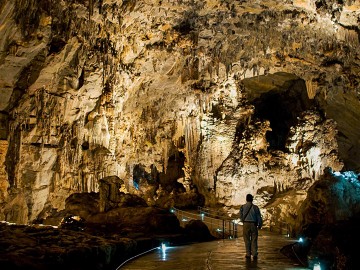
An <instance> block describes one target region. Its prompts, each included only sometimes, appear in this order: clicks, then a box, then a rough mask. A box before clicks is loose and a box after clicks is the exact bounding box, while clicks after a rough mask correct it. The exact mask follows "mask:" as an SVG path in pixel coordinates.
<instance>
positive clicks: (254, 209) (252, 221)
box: [240, 194, 263, 260]
mask: <svg viewBox="0 0 360 270" xmlns="http://www.w3.org/2000/svg"><path fill="white" fill-rule="evenodd" d="M252 202H253V196H252V195H251V194H247V195H246V204H244V205H242V206H241V207H240V220H241V221H242V222H243V224H244V225H243V237H244V242H245V248H246V256H245V257H246V258H247V259H250V258H251V255H252V256H253V259H254V260H256V259H257V257H258V229H261V227H262V222H263V221H262V217H261V213H260V209H259V207H258V206H256V205H255V204H253V203H252Z"/></svg>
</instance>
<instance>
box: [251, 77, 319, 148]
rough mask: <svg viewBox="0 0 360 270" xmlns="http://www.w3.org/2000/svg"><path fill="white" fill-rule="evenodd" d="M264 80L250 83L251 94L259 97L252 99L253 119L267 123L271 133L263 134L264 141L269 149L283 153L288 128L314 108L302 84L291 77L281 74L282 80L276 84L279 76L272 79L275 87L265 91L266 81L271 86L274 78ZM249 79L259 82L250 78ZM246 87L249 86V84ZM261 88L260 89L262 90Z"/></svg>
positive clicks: (296, 78)
mask: <svg viewBox="0 0 360 270" xmlns="http://www.w3.org/2000/svg"><path fill="white" fill-rule="evenodd" d="M269 76H270V75H268V76H263V77H264V78H266V80H265V79H264V80H263V82H262V83H256V84H254V83H252V85H251V86H252V87H253V89H252V90H253V91H254V87H258V89H255V92H257V93H258V94H257V95H256V96H253V99H252V100H251V103H252V104H253V105H254V106H255V111H254V117H255V118H257V119H260V120H261V121H264V120H268V121H269V122H270V127H271V131H268V132H267V133H266V139H267V141H268V143H269V147H268V150H281V151H284V152H285V151H286V147H285V145H286V140H287V137H288V133H289V131H290V127H291V126H294V125H295V124H296V121H297V117H298V116H299V115H300V114H301V113H302V112H303V111H306V110H309V109H311V108H312V107H313V106H314V101H313V100H311V99H309V97H308V94H307V89H306V84H305V81H304V80H302V79H300V78H298V77H295V78H294V75H291V74H288V75H286V74H281V79H282V81H279V78H278V77H279V75H278V74H274V75H273V76H277V77H275V79H277V81H276V83H275V85H274V86H273V87H271V88H268V89H266V90H265V89H264V88H266V87H264V85H265V86H267V84H266V83H264V82H268V81H269V80H270V81H271V82H272V84H274V78H272V77H271V76H270V77H269ZM252 80H258V79H257V78H252ZM248 84H249V83H248ZM261 87H263V88H261Z"/></svg>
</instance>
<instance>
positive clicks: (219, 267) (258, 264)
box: [120, 231, 308, 270]
mask: <svg viewBox="0 0 360 270" xmlns="http://www.w3.org/2000/svg"><path fill="white" fill-rule="evenodd" d="M294 241H295V240H289V239H288V238H286V237H284V236H282V235H278V234H274V233H271V232H267V231H260V235H259V258H258V260H257V261H254V260H247V259H245V247H244V244H243V239H242V238H237V239H233V240H228V239H226V240H217V241H212V242H206V243H197V244H192V245H187V246H180V247H170V248H168V249H166V251H165V252H162V251H161V250H160V249H157V250H155V251H153V252H151V253H148V254H146V255H143V256H141V257H138V258H137V259H135V260H133V261H129V262H128V263H126V264H125V265H123V266H122V267H121V268H120V269H128V270H130V269H132V270H135V269H136V270H140V269H141V270H152V269H156V270H165V269H166V270H173V269H178V270H203V269H204V270H228V269H231V270H242V269H248V270H250V269H251V270H252V269H265V270H275V269H276V270H281V269H286V270H292V269H298V270H301V269H302V270H304V269H308V268H305V267H301V266H300V265H298V264H295V263H293V262H292V261H291V260H290V259H288V258H287V257H285V256H284V255H283V254H282V253H281V252H280V249H281V248H282V247H283V246H284V245H287V244H290V243H293V242H294Z"/></svg>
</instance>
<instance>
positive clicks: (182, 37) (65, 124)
mask: <svg viewBox="0 0 360 270" xmlns="http://www.w3.org/2000/svg"><path fill="white" fill-rule="evenodd" d="M0 10H1V13H0V22H1V24H2V27H1V28H0V35H1V37H2V38H1V40H0V66H1V68H0V96H1V98H0V110H1V121H0V123H1V128H0V130H1V139H2V145H4V151H2V152H1V157H2V159H3V160H4V167H3V170H1V171H0V175H1V177H0V187H1V191H0V195H1V196H0V199H1V201H0V204H1V206H2V207H1V211H0V216H1V218H2V219H7V220H10V221H17V222H20V223H26V222H29V221H32V220H34V219H36V218H37V216H38V215H39V214H40V213H41V211H42V210H43V209H44V208H45V207H47V208H53V209H57V210H61V209H63V208H64V205H65V199H66V198H67V197H68V196H69V195H70V194H71V193H75V192H99V184H100V182H101V181H102V180H103V179H108V177H115V178H114V179H119V183H118V184H119V185H120V190H122V191H124V192H130V193H134V194H138V195H140V196H143V197H144V199H145V200H146V202H147V203H148V204H149V205H156V204H157V203H158V204H159V202H163V201H164V204H165V205H166V206H169V205H171V204H174V203H176V198H179V195H184V196H185V197H186V196H188V195H189V196H190V197H191V198H193V197H194V196H197V194H199V193H200V194H201V196H203V197H204V198H205V203H206V204H209V205H212V204H217V203H220V204H223V205H225V206H226V207H227V208H228V209H230V210H232V211H234V212H235V211H236V209H237V207H238V205H239V204H241V203H243V202H244V197H245V196H244V195H245V194H246V193H247V192H251V193H253V194H257V196H256V197H255V198H256V200H257V202H258V203H259V204H260V205H261V206H265V205H268V210H267V213H266V214H268V215H275V213H276V215H277V216H278V217H284V215H285V216H286V215H289V214H286V211H285V210H284V209H287V208H286V207H287V206H288V205H289V200H291V198H292V197H294V196H295V195H294V194H297V195H296V196H298V197H297V198H298V199H297V200H298V201H301V200H304V199H305V197H306V192H307V190H308V188H309V187H310V186H311V185H312V184H313V183H314V182H315V181H317V180H318V179H319V176H320V175H321V174H322V171H323V169H324V168H325V167H332V168H334V170H340V169H341V168H342V167H343V166H345V167H346V168H347V169H358V162H357V161H358V160H359V155H360V143H359V140H358V137H359V135H360V129H359V127H360V125H359V124H360V123H358V121H359V119H360V117H359V115H360V110H359V105H360V104H359V98H358V94H359V74H360V73H359V71H360V70H359V69H360V68H359V51H360V50H359V47H360V46H359V26H358V21H359V17H360V15H359V10H360V6H359V3H358V2H357V1H347V2H346V3H340V2H338V1H311V0H308V1H300V0H294V1H287V2H286V3H285V4H284V3H283V1H261V3H260V2H259V1H255V2H254V1H226V0H208V1H196V0H178V1H174V0H163V1H155V0H153V1H152V0H141V1H140V0H138V1H116V0H102V1H98V0H94V1H80V0H75V1H64V0H63V1H56V2H54V1H45V0H44V1H40V2H38V1H35V0H16V1H6V2H2V3H1V4H0ZM299 85H300V86H299ZM268 93H278V94H279V93H280V94H279V95H280V96H282V97H284V96H285V97H286V96H287V97H290V96H291V95H292V93H296V94H294V97H292V99H291V98H289V100H294V99H301V100H304V102H306V103H309V104H310V105H309V106H308V105H306V106H305V105H304V106H300V108H299V106H298V105H296V106H297V107H296V108H295V107H294V108H291V106H292V105H291V104H293V103H294V102H292V101H291V102H290V101H288V102H287V103H288V104H287V105H286V106H289V107H288V112H291V113H292V114H293V115H292V117H291V119H292V121H290V122H291V123H287V124H286V128H287V129H288V130H289V134H288V135H284V134H283V135H282V137H284V136H286V138H282V141H283V148H282V149H271V147H270V148H269V142H268V140H267V135H269V132H272V131H271V124H272V123H271V122H273V124H274V120H272V119H266V115H261V117H260V116H259V115H258V114H257V110H256V106H258V104H260V103H261V100H266V99H264V96H266V94H268ZM284 93H288V94H287V95H285V94H284ZM289 93H290V94H289ZM259 102H260V103H259ZM267 102H268V101H267ZM265 103H266V102H265ZM297 104H298V103H297ZM294 106H295V105H294ZM265 114H266V113H265ZM275 118H276V117H275ZM269 120H270V121H269ZM278 124H279V125H280V126H281V124H282V123H278ZM275 138H276V135H275ZM2 149H3V148H2ZM177 152H181V153H182V154H183V156H184V160H183V161H181V163H180V165H181V166H183V174H178V176H179V178H178V179H175V178H176V177H170V178H171V179H172V181H174V183H173V185H172V186H174V190H173V191H170V190H167V187H166V186H161V179H160V177H158V178H157V179H155V180H154V181H153V182H151V181H148V179H146V178H145V179H144V180H143V181H142V182H141V181H140V185H139V186H138V187H136V186H134V175H133V173H134V168H135V167H136V166H141V167H143V168H144V170H145V171H146V172H147V173H149V174H151V172H152V171H154V170H156V171H157V172H158V173H159V174H161V173H163V174H166V172H167V169H168V165H169V158H170V157H172V156H173V155H174V153H177ZM172 165H174V164H172ZM169 168H170V169H171V168H176V169H177V166H169ZM175 175H176V174H175ZM170 178H169V179H170ZM162 179H164V178H162ZM165 179H167V178H166V177H165ZM141 183H143V184H141ZM164 183H166V181H165V182H164V181H163V185H166V184H164ZM113 184H114V185H115V186H116V183H113ZM279 194H281V196H282V197H281V198H282V199H281V202H280V201H279V200H275V197H274V196H276V195H279ZM291 194H292V195H291ZM279 196H280V195H279ZM286 196H288V199H286ZM164 197H165V198H168V199H167V200H164ZM169 198H171V199H169ZM180 198H182V197H181V196H180ZM186 198H187V197H186ZM284 198H285V199H284ZM178 200H181V199H178ZM165 201H166V202H165ZM199 201H201V200H194V202H196V203H199ZM284 205H286V207H284ZM290 208H291V213H294V214H295V215H296V211H297V210H298V206H297V205H293V206H291V207H290ZM284 218H286V217H284Z"/></svg>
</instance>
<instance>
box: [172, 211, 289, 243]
mask: <svg viewBox="0 0 360 270" xmlns="http://www.w3.org/2000/svg"><path fill="white" fill-rule="evenodd" d="M173 209H174V210H176V211H177V216H180V222H181V224H182V225H184V224H185V223H186V222H188V221H190V220H201V221H203V222H204V223H205V224H206V225H207V226H208V228H209V230H210V231H211V232H213V234H214V233H215V234H216V236H218V235H219V234H222V236H223V238H225V237H226V236H229V237H234V238H236V237H237V233H238V231H239V230H238V226H239V225H241V224H237V223H236V222H235V220H236V219H237V218H231V217H229V216H224V215H223V213H221V212H220V211H216V210H211V209H210V208H205V207H201V206H199V207H198V211H199V213H191V212H188V211H183V210H180V209H176V208H173ZM183 219H184V220H183ZM269 230H270V231H271V232H278V233H279V234H282V235H286V236H287V237H291V236H292V235H291V232H292V230H291V225H290V224H289V223H287V222H285V221H281V220H276V221H275V220H270V226H269Z"/></svg>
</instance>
